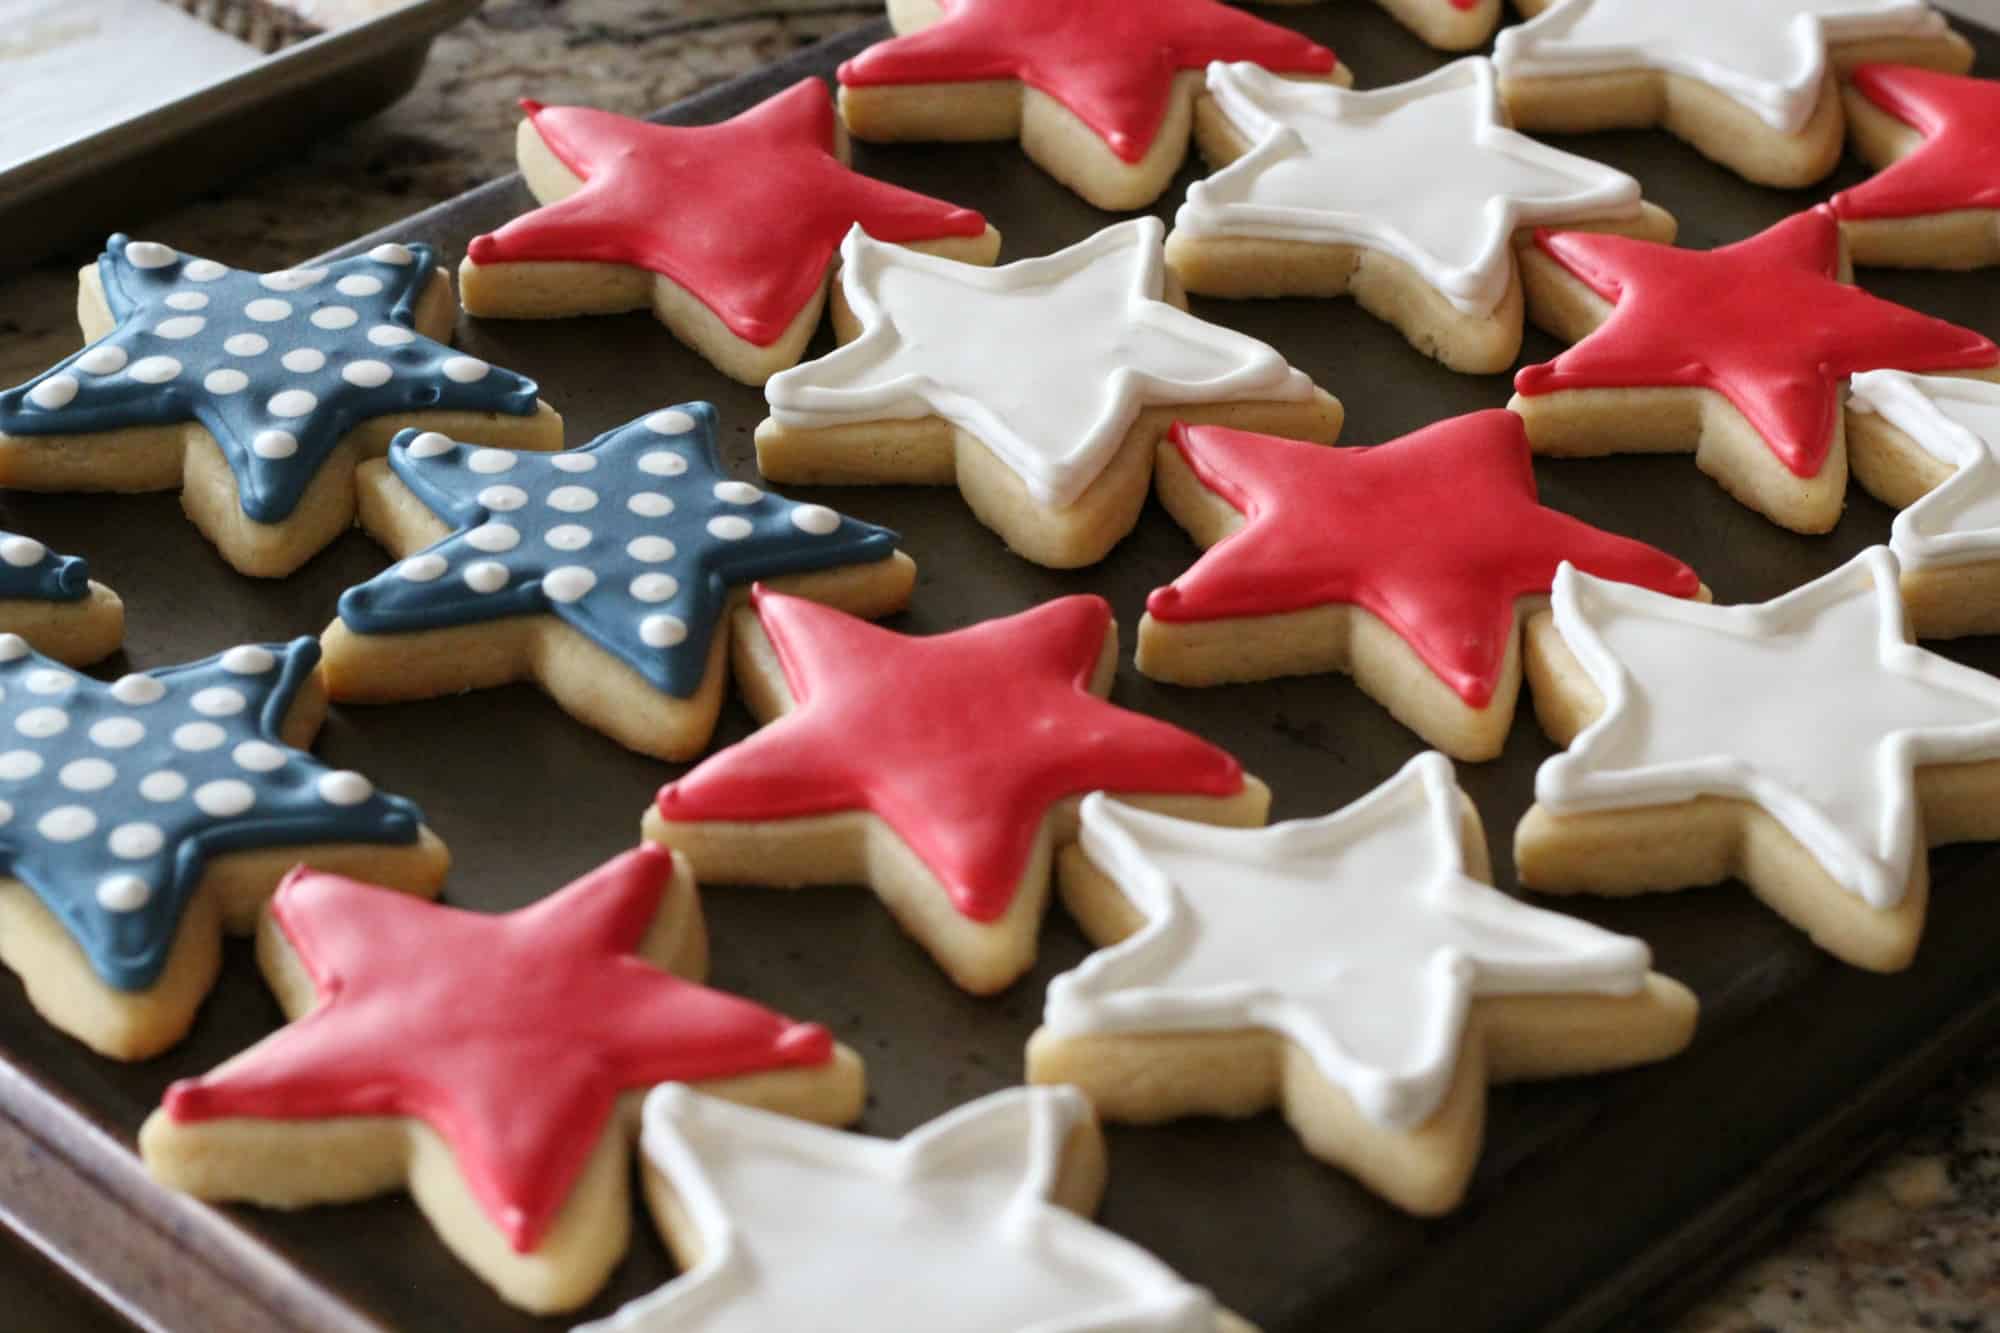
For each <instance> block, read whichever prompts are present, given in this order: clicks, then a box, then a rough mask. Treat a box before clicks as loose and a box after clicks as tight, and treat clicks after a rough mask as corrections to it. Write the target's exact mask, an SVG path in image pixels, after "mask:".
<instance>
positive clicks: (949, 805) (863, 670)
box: [645, 587, 1270, 994]
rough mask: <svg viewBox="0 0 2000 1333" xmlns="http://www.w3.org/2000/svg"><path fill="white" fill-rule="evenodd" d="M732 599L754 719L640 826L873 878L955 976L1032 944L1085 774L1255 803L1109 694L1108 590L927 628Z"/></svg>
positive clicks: (768, 866)
mask: <svg viewBox="0 0 2000 1333" xmlns="http://www.w3.org/2000/svg"><path fill="white" fill-rule="evenodd" d="M735 616H736V628H735V639H734V647H735V651H736V656H737V663H736V669H737V675H738V680H739V684H740V686H741V688H742V690H743V693H744V696H745V698H746V700H747V701H748V702H749V705H750V708H751V711H752V712H754V713H756V714H757V716H758V717H760V718H762V719H764V720H765V721H766V722H767V723H768V725H767V726H765V728H764V729H763V730H762V731H760V732H758V733H757V734H756V735H754V736H752V737H750V738H749V739H748V740H745V741H742V742H740V743H739V744H737V745H733V746H731V747H730V748H728V749H726V750H723V751H721V752H720V753H718V754H716V755H714V756H713V757H711V758H710V759H708V760H707V761H706V762H704V763H702V764H701V765H699V766H698V767H697V768H695V769H694V771H693V772H691V773H689V774H688V775H687V776H686V777H683V778H681V779H679V780H678V781H675V782H671V783H669V784H667V786H666V787H664V788H662V789H661V791H660V795H659V799H658V801H657V802H656V803H655V804H654V805H653V807H651V808H650V809H648V810H647V812H646V819H645V833H646V836H647V837H649V838H651V839H653V840H654V841H656V842H661V843H665V844H667V845H669V846H672V847H674V848H675V849H676V850H679V851H682V852H685V853H686V854H687V856H688V859H689V860H690V861H691V862H693V864H694V867H695V872H696V873H697V874H698V875H699V876H701V877H702V878H703V879H704V880H708V881H710V882H722V883H744V882H748V883H756V884H777V885H801V884H852V883H861V882H867V883H870V884H872V885H873V887H874V889H875V891H876V893H877V894H879V895H880V896H881V897H882V899H883V900H884V902H886V903H887V904H888V906H889V908H890V910H891V911H892V912H894V913H895V915H896V918H897V920H898V921H900V922H901V923H902V924H903V926H904V928H905V929H907V930H908V931H909V932H910V933H911V934H913V935H914V936H916V937H917V940H918V942H919V943H921V944H922V945H923V946H924V947H925V948H927V949H929V950H930V951H931V953H932V954H933V955H934V956H935V957H936V958H937V960H938V962H939V963H940V964H941V965H943V967H944V969H945V971H947V972H949V973H950V974H951V976H952V979H953V980H955V981H956V982H958V984H959V985H961V986H963V987H965V988H966V989H967V990H970V991H973V992H975V993H979V994H986V993H989V992H992V991H997V990H1000V989H1001V988H1003V987H1005V986H1007V985H1008V984H1009V983H1011V982H1012V981H1014V980H1015V978H1017V977H1019V976H1020V975H1021V974H1022V973H1023V972H1025V971H1026V970H1027V969H1028V967H1029V966H1030V965H1031V964H1032V963H1033V962H1034V957H1035V936H1036V933H1037V931H1038V930H1039V928H1040V925H1041V919H1042V912H1043V909H1044V908H1045V907H1046V906H1047V903H1048V889H1049V858H1050V856H1051V854H1052V852H1053V850H1054V847H1055V845H1056V844H1059V843H1065V842H1068V841H1071V840H1072V839H1073V838H1074V837H1075V835H1076V807H1077V802H1078V801H1079V799H1080V798H1081V797H1083V796H1084V795H1085V794H1086V793H1089V792H1092V791H1098V790H1104V791H1108V792H1109V793H1111V794H1112V795H1113V796H1116V797H1118V798H1119V799H1120V800H1126V801H1130V802H1132V803H1134V804H1137V805H1143V806H1146V807H1147V808H1150V809H1158V810H1164V811H1167V812H1169V813H1174V814H1179V815H1181V816H1183V817H1185V818H1193V819H1200V820H1204V821H1208V822H1213V823H1223V824H1261V823H1262V822H1263V820H1264V813H1265V809H1266V807H1267V806H1268V804H1269V801H1270V793H1269V792H1268V791H1267V790H1266V789H1265V787H1264V785H1263V784H1262V783H1260V782H1258V781H1257V780H1256V779H1255V778H1252V777H1249V776H1248V775H1246V774H1245V773H1244V772H1243V769H1242V767H1241V766H1240V765H1238V764H1237V762H1236V761H1235V760H1234V759H1232V758H1231V757H1230V756H1229V755H1228V754H1226V753H1224V752H1223V751H1222V750H1219V749H1217V748H1216V747H1215V746H1213V745H1210V744H1209V743H1208V742H1206V741H1203V740H1201V739H1199V738H1198V737H1195V736H1192V735H1190V734H1188V733H1187V732H1185V731H1182V730H1180V729H1179V728H1177V727H1173V726H1169V725H1168V724H1167V723H1165V722H1160V721H1157V720H1155V719H1153V718H1149V717H1143V716H1141V715H1139V714H1137V713H1131V712H1127V711H1125V710H1124V709H1122V708H1119V707H1117V706H1115V705H1113V704H1111V703H1108V702H1107V701H1106V699H1105V696H1106V695H1107V694H1109V693H1110V691H1111V681H1112V677H1113V676H1114V675H1115V674H1116V671H1117V663H1118V627H1117V624H1116V623H1115V622H1114V621H1113V620H1112V619H1111V608H1110V607H1109V606H1108V605H1107V604H1106V603H1105V602H1104V600H1103V599H1102V598H1099V597H1064V598H1060V599H1058V600H1056V601H1053V602H1047V603H1044V604H1043V605H1041V606H1038V607H1035V608H1034V609H1033V610H1029V611H1024V612H1022V613H1020V614H1019V615H1014V616H1008V617H1006V618H1004V619H1001V620H989V621H985V622H983V623H981V624H977V625H973V626H971V627H969V628H967V629H961V630H956V631H954V632H952V633H949V634H939V635H934V636H932V637H929V638H921V639H916V638H910V637H908V636H907V635H902V634H897V633H895V632H893V631H891V630H886V629H883V628H881V627H880V626H877V625H871V624H869V623H868V622H867V621H864V620H857V619H855V618H854V617H853V616H849V615H845V614H843V613H841V612H839V611H834V610H831V609H830V608H827V607H823V606H819V605H817V604H816V603H812V602H807V601H802V600H800V599H798V598H795V597H786V596H783V595H781V594H778V593H773V592H770V591H767V590H766V589H764V588H762V587H758V588H756V589H754V590H753V592H752V607H751V608H745V609H742V610H739V611H737V612H736V613H735Z"/></svg>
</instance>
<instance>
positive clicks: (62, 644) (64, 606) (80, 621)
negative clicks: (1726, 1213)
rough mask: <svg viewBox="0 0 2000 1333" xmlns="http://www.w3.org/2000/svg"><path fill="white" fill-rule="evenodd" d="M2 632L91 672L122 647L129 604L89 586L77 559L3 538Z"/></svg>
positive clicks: (13, 535)
mask: <svg viewBox="0 0 2000 1333" xmlns="http://www.w3.org/2000/svg"><path fill="white" fill-rule="evenodd" d="M0 632H4V633H9V634H18V635H20V636H21V637H22V638H23V639H26V640H27V641H28V645H29V646H30V647H31V648H33V649H34V650H35V651H36V652H38V653H42V654H45V655H47V656H49V657H53V658H55V659H56V660H57V661H58V662H64V663H67V664H68V665H70V666H88V665H89V664H90V663H92V662H95V661H98V660H99V659H101V658H105V657H109V656H110V655H111V654H112V653H114V652H116V651H118V645H119V644H120V643H122V642H124V639H125V603H124V602H122V601H120V600H119V598H118V594H117V593H115V592H113V591H111V589H109V588H107V587H105V586H104V585H103V584H102V583H93V582H91V580H90V567H89V566H88V565H87V564H85V563H84V562H83V561H82V560H81V559H79V558H78V557H76V556H73V555H57V554H56V553H55V552H54V551H51V550H50V549H49V548H48V547H46V546H44V545H42V544H41V543H40V542H38V541H36V540H35V539H34V538H33V537H23V536H22V535H21V534H20V533H18V532H0Z"/></svg>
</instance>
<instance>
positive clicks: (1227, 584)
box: [1138, 410, 1702, 760]
mask: <svg viewBox="0 0 2000 1333" xmlns="http://www.w3.org/2000/svg"><path fill="white" fill-rule="evenodd" d="M1159 492H1160V500H1161V503H1163V504H1164V505H1165V506H1166V509H1167V512H1168V513H1170V514H1172V515H1173V516H1174V518H1175V519H1176V520H1177V521H1178V522H1179V523H1180V524H1181V526H1182V527H1184V528H1186V529H1187V530H1188V532H1189V533H1190V534H1191V535H1192V536H1193V537H1194V539H1195V541H1196V542H1197V543H1199V544H1200V545H1201V546H1203V547H1205V548H1207V553H1206V554H1205V555H1203V556H1202V558H1201V559H1200V560H1199V561H1197V562H1196V563H1195V566H1194V568H1192V569H1190V570H1189V571H1188V572H1187V573H1185V574H1183V575H1181V576H1180V577H1179V578H1178V579H1175V580H1174V582H1173V583H1172V585H1171V586H1169V587H1165V588H1160V589H1156V590H1155V591H1154V592H1153V594H1152V596H1151V597H1149V598H1147V601H1146V616H1145V618H1144V619H1143V620H1141V621H1140V622H1139V654H1138V666H1139V670H1141V671H1143V672H1145V673H1146V674H1147V675H1149V676H1151V677H1153V678H1154V679H1156V680H1166V681H1172V682H1173V683H1175V684H1179V685H1220V684H1225V683H1229V682H1232V681H1244V680H1267V679H1269V678H1271V677H1273V676H1286V675H1303V674H1309V673H1315V672H1321V671H1345V672H1350V673H1352V674H1353V675H1354V677H1355V680H1356V683H1357V684H1359V685H1360V686H1361V688H1362V690H1364V691H1365V692H1366V693H1367V694H1368V695H1369V696H1370V697H1372V698H1374V699H1376V700H1377V701H1378V702H1380V703H1381V704H1382V705H1383V706H1384V707H1386V708H1388V709H1389V711H1390V712H1392V713H1394V714H1395V715H1396V717H1397V718H1398V719H1399V720H1401V721H1402V722H1403V723H1404V724H1405V725H1406V726H1408V727H1410V728H1411V729H1412V730H1414V731H1415V732H1416V733H1417V734H1418V735H1420V736H1422V737H1423V738H1424V740H1425V741H1426V742H1428V743H1429V744H1432V745H1435V746H1437V747H1438V748H1439V749H1441V750H1444V751H1445V752H1446V753H1448V754H1451V755H1453V756H1454V757H1456V758H1460V759H1467V760H1482V759H1491V758H1493V757H1495V756H1496V755H1498V754H1499V753H1500V748H1501V746H1502V745H1504V744H1505V743H1506V739H1507V732H1508V729H1509V728H1510V727H1511V726H1512V725H1513V721H1514V702H1515V699H1516V697H1517V695H1518V694H1519V690H1520V681H1521V658H1520V648H1519V645H1520V634H1519V632H1518V629H1517V626H1518V625H1519V624H1520V622H1521V621H1523V620H1525V619H1526V618H1527V616H1528V615H1530V614H1532V613H1533V612H1534V611H1536V610H1539V609H1540V608H1541V607H1542V606H1543V605H1544V604H1545V600H1544V599H1545V598H1546V595H1547V593H1548V591H1549V585H1550V582H1551V581H1552V580H1553V579H1554V578H1555V573H1556V567H1557V566H1558V565H1560V564H1561V563H1562V562H1563V561H1565V560H1569V561H1573V562H1575V563H1576V564H1578V565H1580V566H1581V567H1582V568H1584V569H1586V570H1588V571H1590V572H1591V573H1594V574H1600V575H1603V576H1604V577H1606V578H1616V579H1623V580H1626V581H1628V582H1633V583H1638V584H1640V585H1642V586H1645V587H1649V588H1653V589H1655V590H1657V591H1659V592H1663V593H1668V594H1671V595H1673V596H1676V597H1693V596H1697V595H1700V594H1701V592H1702V589H1701V581H1700V580H1699V579H1698V578H1696V577H1695V572H1694V571H1693V570H1692V569H1689V568H1688V567H1687V566H1686V565H1684V564H1682V563H1681V562H1680V561H1678V560H1676V559H1674V558H1673V557H1672V556H1669V555H1666V554H1664V553H1663V552H1660V551H1657V550H1655V549H1654V548H1652V547H1650V546H1647V545H1645V544H1643V543H1641V542H1636V541H1633V540H1631V539H1630V538H1627V537H1620V536H1616V535H1614V534H1612V533H1609V532H1605V531H1602V530H1601V529H1598V528H1593V527H1591V526H1590V525H1589V524H1587V523H1584V522H1582V521H1581V520H1579V519H1575V518H1571V517H1570V516H1569V515H1567V514H1563V513H1558V512H1557V511H1556V510H1553V509H1550V508H1548V507H1546V506H1545V505H1543V504H1542V503H1541V502H1540V500H1539V499H1538V498H1537V497H1536V490H1535V473H1534V468H1533V465H1532V459H1531V458H1530V457H1529V452H1528V437H1527V435H1526V433H1525V432H1524V431H1523V430H1522V429H1521V419H1520V418H1519V417H1517V416H1515V415H1514V414H1513V413H1512V412H1506V411H1498V410H1496V411H1489V412H1475V413H1473V414H1471V415H1469V416H1463V417H1454V418H1452V419H1451V420H1449V421H1441V422H1439V423H1437V424H1436V425H1434V426H1427V427H1425V428H1424V429H1423V430H1420V431H1417V432H1416V433H1414V434H1412V435H1406V436H1404V437H1402V438H1401V439H1399V440H1393V441H1391V442H1389V443H1388V444H1380V445H1376V446H1374V447H1372V448H1366V449H1328V448H1325V447H1323V446H1321V445H1316V444H1302V443H1300V442H1298V441H1296V440H1283V439H1277V438H1274V437H1272V436H1269V435H1252V434H1249V433H1247V432H1244V431H1233V430H1224V429H1222V428H1221V427H1217V426H1197V427H1187V426H1176V427H1174V429H1173V430H1172V431H1171V432H1170V433H1169V436H1168V438H1167V440H1165V441H1163V442H1162V443H1161V445H1160V452H1159ZM1413 534H1415V535H1413Z"/></svg>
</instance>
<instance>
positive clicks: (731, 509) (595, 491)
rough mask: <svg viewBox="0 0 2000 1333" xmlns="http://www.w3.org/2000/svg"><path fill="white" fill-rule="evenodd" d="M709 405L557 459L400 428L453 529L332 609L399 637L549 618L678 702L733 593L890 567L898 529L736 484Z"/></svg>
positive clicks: (402, 451)
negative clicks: (883, 563)
mask: <svg viewBox="0 0 2000 1333" xmlns="http://www.w3.org/2000/svg"><path fill="white" fill-rule="evenodd" d="M715 429H716V412H715V408H714V407H713V406H712V405H710V404H708V403H682V404H681V405H680V406H678V407H670V408H665V409H663V410H661V411H658V412H653V413H651V414H649V415H647V416H644V417H641V418H640V419H639V420H637V421H633V422H629V423H627V424H626V425H623V426H620V427H618V428H617V429H616V430H612V431H609V432H607V433H605V434H603V435H600V436H599V437H598V438H597V439H595V440H592V441H591V442H590V443H589V444H587V445H584V446H583V447H582V448H580V449H571V450H567V451H565V452H562V453H553V454H540V453H516V452H512V451H509V450H504V449H482V448H478V447H476V446H472V445H465V444H458V443H455V442H453V441H451V440H448V439H446V438H445V437H444V436H442V435H437V434H419V433H418V432H416V431H405V432H403V433H402V434H401V435H399V436H397V437H396V441H395V443H394V444H393V445H392V446H391V448H390V452H389V466H390V467H391V468H392V469H394V470H395V473H396V476H397V478H398V479H399V480H401V481H402V483H403V484H404V485H405V486H407V487H409V489H410V492H411V494H413V495H415V496H416V497H417V499H418V500H419V501H421V502H422V503H423V505H424V507H425V508H427V509H429V510H430V511H431V512H432V513H433V514H435V515H437V517H438V518H439V519H441V520H443V521H444V522H445V523H447V524H449V525H450V526H451V527H453V528H454V529H456V531H454V532H453V533H452V534H451V535H450V536H448V537H446V538H445V539H444V540H442V541H440V542H437V543H435V544H433V545H431V546H429V547H426V548H425V549H424V550H423V551H421V552H418V553H417V554H415V555H412V556H410V557H409V558H408V559H405V560H402V561H399V562H398V563H397V564H395V565H392V566H391V567H390V568H388V569H386V570H384V571H383V572H382V573H381V574H379V575H377V576H376V577H375V578H373V579H370V580H369V581H368V582H367V583H364V584H361V585H360V586H358V587H355V588H350V589H348V590H347V592H346V593H344V594H342V596H341V599H340V618H341V619H342V620H344V621H345V622H346V623H347V625H348V626H349V627H350V628H352V629H355V630H359V631H361V632H362V633H366V634H396V633H407V632H411V631H419V630H427V629H437V628H440V627H443V626H448V625H466V624H478V623H481V622H485V621H490V620H498V619H502V618H505V617H511V616H529V615H554V616H556V617H558V618H560V619H561V620H562V621H563V622H564V623H566V624H568V625H569V626H571V627H572V628H574V629H576V630H578V631H580V632H581V633H583V634H584V635H585V636H586V637H588V638H589V639H590V641H591V642H592V643H594V644H596V645H597V646H598V647H600V648H602V649H604V651H606V652H607V653H610V654H611V655H612V656H613V657H615V658H617V659H618V660H619V661H620V662H623V663H624V664H625V665H626V666H628V667H630V668H632V670H634V671H636V672H638V673H639V674H640V675H641V676H643V677H644V678H645V680H646V682H647V683H648V684H650V685H652V686H653V688H655V689H657V690H663V691H665V692H666V693H668V694H671V695H674V696H676V697H678V698H687V697H689V696H690V695H692V694H694V692H695V691H696V690H697V689H698V688H699V687H700V685H701V682H702V679H703V678H704V677H705V676H706V675H707V672H708V658H709V643H710V641H711V639H712V638H713V636H714V634H715V629H716V625H717V623H718V622H719V621H720V619H721V617H722V614H723V612H724V610H725V609H726V607H727V605H728V599H729V593H730V590H731V589H732V588H734V587H737V586H739V585H742V584H746V583H750V582H753V581H755V580H757V579H762V578H773V577H775V576H777V575H780V574H797V573H804V572H806V571H809V570H816V569H828V568H832V567H834V566H838V565H851V564H866V563H870V562H873V561H877V560H886V559H887V558H888V557H889V556H890V555H892V554H893V553H894V552H895V549H896V534H895V533H893V532H890V531H888V530H887V529H886V528H878V527H874V526H872V525H871V524H867V523H860V522H856V521H855V520H854V519H851V518H843V517H842V516H841V515H839V514H836V513H835V512H834V511H833V510H831V509H828V508H826V507H825V506H824V505H814V504H794V503H792V502H791V501H789V500H785V499H782V498H780V497H778V496H775V495H770V494H768V493H766V492H764V491H762V490H760V489H758V488H757V487H755V486H752V485H750V484H749V483H748V482H742V481H736V480H732V479H731V478H730V476H729V474H728V473H727V472H725V471H724V470H723V468H722V461H721V458H720V457H719V456H718V454H717V452H716V442H715Z"/></svg>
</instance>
